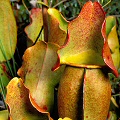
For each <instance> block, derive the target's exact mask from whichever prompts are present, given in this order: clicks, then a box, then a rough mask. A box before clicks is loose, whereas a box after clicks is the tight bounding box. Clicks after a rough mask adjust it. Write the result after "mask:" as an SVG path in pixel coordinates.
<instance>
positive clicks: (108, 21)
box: [106, 16, 116, 36]
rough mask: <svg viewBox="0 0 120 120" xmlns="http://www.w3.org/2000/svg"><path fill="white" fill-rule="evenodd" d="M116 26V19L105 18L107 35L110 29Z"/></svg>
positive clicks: (112, 17) (111, 17)
mask: <svg viewBox="0 0 120 120" xmlns="http://www.w3.org/2000/svg"><path fill="white" fill-rule="evenodd" d="M115 25H116V18H115V17H114V16H108V17H107V18H106V33H107V36H108V35H109V33H110V31H111V30H112V28H113V27H114V26H115Z"/></svg>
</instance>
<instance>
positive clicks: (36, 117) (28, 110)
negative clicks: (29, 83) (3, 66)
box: [6, 77, 49, 120]
mask: <svg viewBox="0 0 120 120" xmlns="http://www.w3.org/2000/svg"><path fill="white" fill-rule="evenodd" d="M6 103H7V104H8V106H9V109H10V117H11V119H12V120H16V118H17V119H19V120H23V119H24V120H49V116H48V115H49V114H48V113H40V112H38V111H37V110H36V109H35V108H34V107H33V106H32V104H31V103H30V100H29V90H28V89H27V88H26V87H25V86H24V84H23V81H22V79H20V78H16V77H15V78H13V79H12V80H11V81H10V82H9V84H8V86H7V96H6Z"/></svg>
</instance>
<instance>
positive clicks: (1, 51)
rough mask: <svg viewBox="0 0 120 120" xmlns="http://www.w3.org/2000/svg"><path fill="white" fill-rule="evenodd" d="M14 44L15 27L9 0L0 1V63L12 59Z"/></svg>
mask: <svg viewBox="0 0 120 120" xmlns="http://www.w3.org/2000/svg"><path fill="white" fill-rule="evenodd" d="M8 13H9V14H8ZM16 43H17V27H16V21H15V18H14V15H13V11H12V8H11V5H10V0H0V62H3V61H6V60H9V59H11V58H12V56H13V55H14V52H15V49H16Z"/></svg>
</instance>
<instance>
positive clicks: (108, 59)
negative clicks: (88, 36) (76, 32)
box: [101, 21, 118, 77]
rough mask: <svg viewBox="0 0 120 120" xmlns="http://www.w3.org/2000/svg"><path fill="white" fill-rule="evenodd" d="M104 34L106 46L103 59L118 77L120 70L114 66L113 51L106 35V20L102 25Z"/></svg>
mask: <svg viewBox="0 0 120 120" xmlns="http://www.w3.org/2000/svg"><path fill="white" fill-rule="evenodd" d="M101 32H102V35H103V38H104V46H103V59H104V62H105V63H106V65H107V66H108V67H109V68H110V69H111V70H112V72H113V73H114V74H115V75H116V77H118V71H117V69H116V68H115V66H114V63H113V61H112V57H111V53H110V48H109V46H108V40H107V36H106V22H105V21H104V23H103V26H102V30H101Z"/></svg>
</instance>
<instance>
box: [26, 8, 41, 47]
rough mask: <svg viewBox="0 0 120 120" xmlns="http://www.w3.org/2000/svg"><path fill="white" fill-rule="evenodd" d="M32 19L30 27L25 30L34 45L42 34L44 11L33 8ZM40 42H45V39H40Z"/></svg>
mask: <svg viewBox="0 0 120 120" xmlns="http://www.w3.org/2000/svg"><path fill="white" fill-rule="evenodd" d="M30 17H31V23H30V25H28V26H27V27H26V28H25V32H26V34H27V36H28V37H29V39H30V40H31V42H32V44H33V43H34V42H35V40H36V39H37V37H38V35H39V33H40V30H41V28H42V26H43V17H42V9H39V8H33V9H32V10H31V15H30ZM38 40H43V38H42V37H41V38H40V37H39V39H38ZM29 42H30V41H29ZM29 44H30V43H29ZM29 46H30V45H29Z"/></svg>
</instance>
